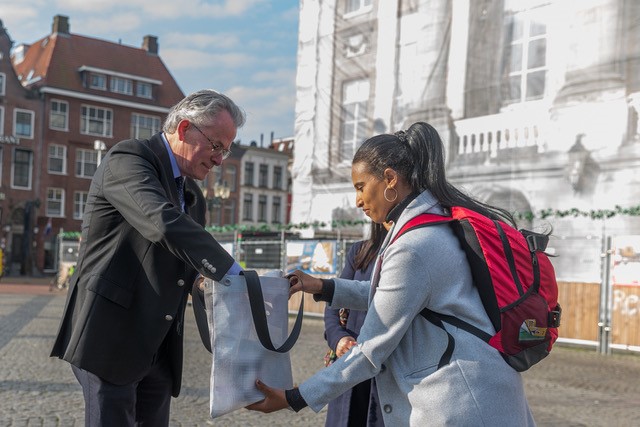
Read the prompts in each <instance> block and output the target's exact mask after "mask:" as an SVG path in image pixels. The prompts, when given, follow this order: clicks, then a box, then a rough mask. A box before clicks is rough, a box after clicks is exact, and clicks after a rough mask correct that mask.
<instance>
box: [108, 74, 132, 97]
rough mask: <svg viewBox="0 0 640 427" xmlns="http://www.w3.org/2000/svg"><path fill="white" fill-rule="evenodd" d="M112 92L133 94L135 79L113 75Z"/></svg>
mask: <svg viewBox="0 0 640 427" xmlns="http://www.w3.org/2000/svg"><path fill="white" fill-rule="evenodd" d="M110 88H111V92H114V93H122V94H125V95H133V81H132V80H130V79H123V78H122V77H114V76H111V85H110Z"/></svg>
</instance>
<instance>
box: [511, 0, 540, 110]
mask: <svg viewBox="0 0 640 427" xmlns="http://www.w3.org/2000/svg"><path fill="white" fill-rule="evenodd" d="M506 8H507V10H506V14H505V35H506V44H505V58H504V62H503V63H504V64H505V65H504V66H505V69H504V79H503V84H502V97H503V100H504V101H505V102H506V103H507V104H510V103H517V102H524V101H531V100H535V99H540V98H542V97H543V96H544V90H545V82H546V76H547V24H546V20H547V19H548V18H546V16H547V15H545V11H544V10H545V8H543V7H531V6H530V4H529V3H528V2H523V1H522V0H511V1H508V2H507V6H506ZM547 13H548V12H547Z"/></svg>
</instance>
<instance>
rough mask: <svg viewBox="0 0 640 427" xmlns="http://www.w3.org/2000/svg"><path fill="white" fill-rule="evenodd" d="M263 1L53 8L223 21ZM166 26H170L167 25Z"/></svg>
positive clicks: (131, 0)
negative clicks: (124, 11) (133, 10)
mask: <svg viewBox="0 0 640 427" xmlns="http://www.w3.org/2000/svg"><path fill="white" fill-rule="evenodd" d="M263 1H264V0H224V1H220V0H216V1H211V0H209V1H206V0H181V1H174V0H156V1H149V0H92V1H87V0H57V2H56V5H57V6H58V7H60V8H67V9H70V10H73V11H84V12H94V13H95V12H97V11H107V10H114V9H116V8H126V9H135V10H137V11H139V13H140V14H141V16H146V17H155V18H171V19H178V18H180V17H185V16H187V17H202V16H208V17H211V18H223V17H229V16H239V15H242V14H243V13H245V12H246V11H248V10H249V9H251V8H252V7H255V6H256V5H258V4H259V3H262V2H263ZM168 25H171V23H170V22H169V23H168Z"/></svg>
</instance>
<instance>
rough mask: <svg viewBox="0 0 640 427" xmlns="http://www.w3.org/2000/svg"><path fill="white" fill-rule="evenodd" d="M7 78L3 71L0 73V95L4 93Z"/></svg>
mask: <svg viewBox="0 0 640 427" xmlns="http://www.w3.org/2000/svg"><path fill="white" fill-rule="evenodd" d="M6 81H7V78H6V77H5V74H4V73H0V95H5V85H6Z"/></svg>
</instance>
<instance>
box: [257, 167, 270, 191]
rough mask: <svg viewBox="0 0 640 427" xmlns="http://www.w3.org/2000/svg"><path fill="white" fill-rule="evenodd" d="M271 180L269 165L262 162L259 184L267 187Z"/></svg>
mask: <svg viewBox="0 0 640 427" xmlns="http://www.w3.org/2000/svg"><path fill="white" fill-rule="evenodd" d="M268 180H269V165H266V164H261V165H260V169H259V171H258V185H259V186H260V187H262V188H267V182H268Z"/></svg>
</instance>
